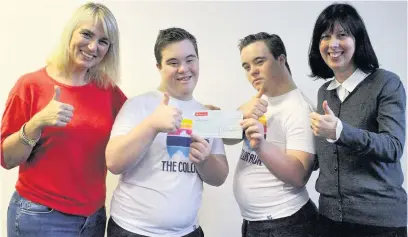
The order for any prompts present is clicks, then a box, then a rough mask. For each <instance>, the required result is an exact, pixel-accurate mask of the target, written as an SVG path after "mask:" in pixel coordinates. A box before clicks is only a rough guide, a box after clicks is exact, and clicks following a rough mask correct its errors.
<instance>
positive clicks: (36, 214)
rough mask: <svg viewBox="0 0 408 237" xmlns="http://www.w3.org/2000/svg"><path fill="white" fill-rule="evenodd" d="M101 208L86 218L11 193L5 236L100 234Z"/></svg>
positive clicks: (85, 236)
mask: <svg viewBox="0 0 408 237" xmlns="http://www.w3.org/2000/svg"><path fill="white" fill-rule="evenodd" d="M105 226H106V210H105V207H102V208H101V209H99V210H98V211H97V212H96V213H95V214H93V215H92V216H89V217H84V216H76V215H70V214H65V213H62V212H59V211H57V210H54V209H51V208H49V207H46V206H44V205H41V204H38V203H34V202H31V201H29V200H27V199H25V198H23V197H21V196H20V195H19V194H18V193H17V192H14V194H13V196H12V197H11V200H10V204H9V207H8V211H7V236H8V237H103V236H104V234H105Z"/></svg>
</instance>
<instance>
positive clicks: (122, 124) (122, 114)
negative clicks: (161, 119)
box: [110, 97, 145, 138]
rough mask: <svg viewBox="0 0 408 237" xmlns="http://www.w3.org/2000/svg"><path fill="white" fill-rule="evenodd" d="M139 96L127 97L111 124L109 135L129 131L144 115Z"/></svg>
mask: <svg viewBox="0 0 408 237" xmlns="http://www.w3.org/2000/svg"><path fill="white" fill-rule="evenodd" d="M140 100H141V98H140V97H134V98H132V99H128V100H127V101H126V102H125V103H124V104H123V106H122V108H121V109H120V111H119V113H118V115H117V116H116V119H115V122H114V123H113V126H112V131H111V135H110V137H111V138H112V137H114V136H118V135H125V134H127V133H129V132H130V131H131V130H132V129H133V128H134V127H135V126H136V125H137V124H139V123H140V122H141V121H142V120H143V119H144V117H145V115H144V114H145V109H144V107H143V103H141V101H140Z"/></svg>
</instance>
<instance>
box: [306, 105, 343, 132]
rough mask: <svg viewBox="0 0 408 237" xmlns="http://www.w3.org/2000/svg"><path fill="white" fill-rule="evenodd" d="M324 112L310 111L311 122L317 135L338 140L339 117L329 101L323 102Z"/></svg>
mask: <svg viewBox="0 0 408 237" xmlns="http://www.w3.org/2000/svg"><path fill="white" fill-rule="evenodd" d="M322 107H323V111H324V114H323V115H321V114H318V113H316V112H312V113H310V124H311V128H312V130H313V133H314V135H315V136H320V137H324V138H326V139H332V140H336V126H337V120H338V118H337V117H336V116H335V115H334V113H333V111H332V110H331V109H330V107H329V104H328V103H327V101H326V100H325V101H323V104H322Z"/></svg>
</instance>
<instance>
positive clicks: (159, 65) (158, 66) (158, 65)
mask: <svg viewBox="0 0 408 237" xmlns="http://www.w3.org/2000/svg"><path fill="white" fill-rule="evenodd" d="M156 67H157V69H158V70H159V71H160V70H161V69H162V66H161V64H158V63H156Z"/></svg>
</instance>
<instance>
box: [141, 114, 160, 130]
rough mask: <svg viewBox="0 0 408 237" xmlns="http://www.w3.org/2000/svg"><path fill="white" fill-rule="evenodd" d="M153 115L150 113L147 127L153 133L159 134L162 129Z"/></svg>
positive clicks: (146, 121)
mask: <svg viewBox="0 0 408 237" xmlns="http://www.w3.org/2000/svg"><path fill="white" fill-rule="evenodd" d="M153 116H154V115H150V116H149V117H147V119H146V120H145V124H146V128H147V129H149V130H150V131H151V132H152V133H154V134H158V133H159V132H160V129H159V127H157V126H156V121H155V119H154V117H153Z"/></svg>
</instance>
